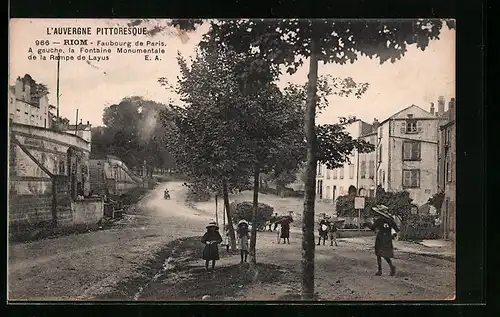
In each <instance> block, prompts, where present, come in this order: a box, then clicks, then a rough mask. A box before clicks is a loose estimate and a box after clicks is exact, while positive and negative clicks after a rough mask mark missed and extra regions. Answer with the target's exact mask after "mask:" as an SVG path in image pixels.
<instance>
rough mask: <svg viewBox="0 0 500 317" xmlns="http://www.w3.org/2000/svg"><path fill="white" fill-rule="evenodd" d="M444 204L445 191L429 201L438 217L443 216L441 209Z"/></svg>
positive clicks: (436, 194) (433, 196)
mask: <svg viewBox="0 0 500 317" xmlns="http://www.w3.org/2000/svg"><path fill="white" fill-rule="evenodd" d="M443 202H444V192H443V191H440V192H437V193H435V194H434V195H432V196H431V197H429V200H428V201H427V203H428V204H429V205H431V206H434V208H436V211H437V213H438V215H440V214H441V207H442V206H443Z"/></svg>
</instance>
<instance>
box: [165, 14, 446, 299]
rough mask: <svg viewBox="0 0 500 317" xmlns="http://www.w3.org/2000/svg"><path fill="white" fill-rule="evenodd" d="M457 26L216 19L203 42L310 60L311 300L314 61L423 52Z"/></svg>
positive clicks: (306, 293) (309, 283) (310, 283)
mask: <svg viewBox="0 0 500 317" xmlns="http://www.w3.org/2000/svg"><path fill="white" fill-rule="evenodd" d="M201 22H202V21H201V20H183V21H179V20H174V21H171V22H169V23H170V25H171V26H177V27H179V28H180V27H183V28H184V29H194V28H195V27H196V25H197V24H200V23H201ZM444 22H446V24H447V26H448V27H449V28H455V23H454V20H446V21H443V20H438V19H414V20H410V19H406V20H362V21H355V20H306V19H281V20H263V19H260V20H257V19H250V20H248V19H246V20H214V21H212V22H211V30H210V31H209V33H208V34H207V36H206V42H218V43H224V44H225V45H228V46H230V47H232V48H233V49H234V50H236V51H237V52H246V53H250V54H254V55H257V56H259V57H260V58H257V59H256V60H259V61H262V60H263V59H264V60H267V61H270V62H271V63H272V64H274V65H276V66H277V67H274V68H271V70H272V71H273V72H272V73H273V75H276V76H278V75H279V73H280V69H279V66H281V65H284V66H286V67H287V72H289V73H294V72H295V71H296V70H297V68H298V67H299V66H301V65H302V64H303V60H304V59H305V58H308V59H309V75H308V88H307V103H306V112H305V127H304V128H305V134H306V139H307V162H306V175H307V177H306V183H305V185H306V190H305V203H304V225H303V234H304V235H303V251H304V252H303V262H302V264H303V278H302V298H303V299H309V300H310V299H313V298H314V245H315V244H314V200H315V185H316V184H315V183H316V180H315V174H316V164H317V157H316V153H315V147H316V131H315V130H316V125H315V116H316V101H317V94H316V93H317V90H318V64H319V62H321V61H322V62H324V63H337V64H341V65H342V64H345V63H347V62H351V63H353V62H355V61H356V60H357V59H358V56H363V55H364V56H368V57H370V58H373V57H376V58H378V59H379V60H380V63H384V62H387V61H391V62H392V63H394V62H395V61H396V60H398V59H400V58H401V57H402V56H404V53H405V52H406V48H407V46H408V45H412V44H416V45H417V47H419V48H420V49H422V50H425V48H426V47H427V46H428V44H429V42H430V40H437V39H439V34H440V31H441V28H442V27H443V23H444Z"/></svg>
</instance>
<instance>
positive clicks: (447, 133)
mask: <svg viewBox="0 0 500 317" xmlns="http://www.w3.org/2000/svg"><path fill="white" fill-rule="evenodd" d="M450 143H451V129H449V128H448V129H446V130H445V135H444V144H445V145H448V146H449V145H450Z"/></svg>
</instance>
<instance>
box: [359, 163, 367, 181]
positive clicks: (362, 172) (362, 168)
mask: <svg viewBox="0 0 500 317" xmlns="http://www.w3.org/2000/svg"><path fill="white" fill-rule="evenodd" d="M359 174H360V176H361V178H366V162H365V161H362V162H361V166H360V172H359Z"/></svg>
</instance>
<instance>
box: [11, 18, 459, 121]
mask: <svg viewBox="0 0 500 317" xmlns="http://www.w3.org/2000/svg"><path fill="white" fill-rule="evenodd" d="M124 23H126V21H120V20H82V19H80V20H73V19H68V20H51V19H43V20H42V19H40V20H36V19H35V20H30V19H14V20H11V23H10V39H9V43H10V56H9V58H10V60H9V67H10V68H9V82H10V83H14V81H15V78H17V77H18V76H23V75H24V74H26V73H28V74H30V75H31V76H32V77H33V78H34V79H35V80H36V81H37V82H42V83H44V84H46V85H47V86H48V88H49V90H50V92H51V93H50V95H49V99H50V103H52V104H54V105H55V104H56V98H55V96H56V82H57V62H56V61H55V60H52V61H51V60H45V61H44V60H40V59H37V60H28V55H30V54H29V53H28V52H29V49H30V48H31V49H32V50H33V52H34V54H35V55H38V54H37V49H38V48H42V46H37V45H36V41H37V40H45V39H49V40H51V41H62V40H63V39H65V38H85V39H89V41H93V42H94V44H95V41H97V40H101V41H109V40H112V41H119V42H123V41H132V42H135V41H137V40H143V41H146V40H148V38H146V37H141V36H125V35H122V36H99V35H95V30H96V27H110V26H114V25H120V24H121V25H123V24H124ZM60 26H75V27H92V31H93V35H92V36H67V35H66V36H58V35H50V36H48V35H47V31H46V30H47V28H51V27H60ZM207 30H208V26H206V25H204V26H202V27H201V28H199V29H198V30H197V31H196V32H192V33H189V34H188V36H187V37H185V36H179V34H178V32H176V31H175V30H172V31H169V32H166V33H165V34H162V35H158V36H156V37H155V38H154V41H163V42H164V43H165V44H166V46H165V47H164V48H165V54H163V55H162V56H161V61H145V60H144V57H143V55H118V54H116V53H115V54H113V55H111V56H110V57H109V60H108V61H99V62H95V61H94V62H93V63H92V65H89V64H88V63H86V62H85V61H81V60H74V61H66V62H61V66H60V113H61V115H62V116H64V117H67V118H69V119H70V120H71V121H72V122H73V121H74V120H75V115H76V109H79V117H80V118H81V119H83V121H84V122H85V121H87V120H88V121H90V122H91V123H92V125H94V126H97V125H101V124H102V113H103V109H104V107H105V106H107V105H111V104H114V103H118V102H120V100H121V99H122V98H123V97H127V96H143V97H144V98H146V99H151V100H155V101H158V102H163V103H168V102H169V101H170V100H174V101H176V100H178V98H177V96H176V95H175V94H173V93H172V92H170V91H167V90H165V89H164V88H163V87H161V86H160V85H159V83H158V81H157V80H158V78H159V77H167V78H169V80H170V82H175V80H176V77H177V76H178V75H179V70H178V66H177V60H176V56H177V52H178V51H179V52H180V53H181V54H182V55H183V56H185V57H188V56H190V55H193V54H194V51H195V47H196V45H197V43H198V42H199V40H200V38H201V36H202V35H203V34H204V33H205V32H206V31H207ZM149 40H150V39H149ZM52 47H54V46H52ZM55 47H61V48H62V47H63V46H62V45H59V46H55ZM113 51H114V49H113ZM49 55H50V54H49ZM83 55H86V56H87V55H88V54H83ZM94 55H96V56H102V55H99V54H94ZM75 56H76V55H75ZM304 65H305V66H304V67H302V68H301V69H299V71H298V72H297V73H296V74H294V75H293V76H289V75H286V76H283V77H282V78H281V79H280V85H284V84H286V83H287V82H294V83H299V84H302V83H305V82H306V81H307V65H308V64H307V62H305V63H304ZM319 72H320V75H321V74H331V75H333V76H335V77H347V76H351V77H353V79H354V80H356V81H358V82H367V83H369V84H370V88H369V90H368V91H367V92H366V94H364V95H363V97H362V98H361V99H357V98H355V97H349V98H343V97H337V96H332V97H331V98H330V107H329V108H328V109H327V110H325V111H324V112H323V113H322V114H321V115H320V116H319V122H320V123H328V122H337V121H338V119H337V118H338V117H339V116H348V115H354V116H356V117H358V118H361V119H363V120H365V121H367V122H372V121H373V119H374V118H377V119H379V120H384V119H386V118H387V117H389V116H390V115H392V114H393V113H395V112H397V111H399V110H401V109H403V108H405V107H407V106H410V105H412V104H415V105H418V106H420V107H422V108H424V109H426V110H428V109H429V107H430V103H431V102H434V103H436V101H437V98H438V97H439V96H441V95H442V96H444V97H445V99H446V100H449V98H451V97H455V31H454V30H451V31H450V30H448V29H447V27H444V28H443V32H442V34H441V39H440V40H438V41H433V42H431V43H430V45H429V47H428V48H427V49H426V50H425V51H424V52H422V51H421V50H419V49H417V48H416V47H410V48H409V49H408V52H407V54H406V56H404V57H403V58H402V59H401V60H399V61H397V62H396V63H394V64H391V63H386V64H384V65H380V64H379V62H378V61H377V60H375V59H373V60H370V59H369V58H364V57H362V58H360V59H359V60H358V61H357V62H355V63H354V64H348V65H335V64H329V65H323V64H321V65H320V70H319Z"/></svg>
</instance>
